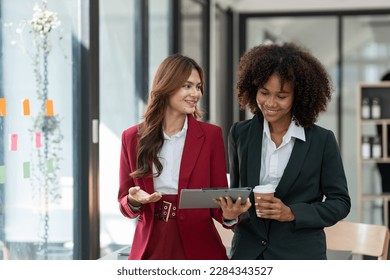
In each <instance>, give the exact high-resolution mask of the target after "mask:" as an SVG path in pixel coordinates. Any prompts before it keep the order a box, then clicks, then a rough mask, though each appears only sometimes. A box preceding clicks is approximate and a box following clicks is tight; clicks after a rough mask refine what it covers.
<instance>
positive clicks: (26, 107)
mask: <svg viewBox="0 0 390 280" xmlns="http://www.w3.org/2000/svg"><path fill="white" fill-rule="evenodd" d="M22 115H23V116H29V115H30V100H29V99H27V98H26V99H23V100H22Z"/></svg>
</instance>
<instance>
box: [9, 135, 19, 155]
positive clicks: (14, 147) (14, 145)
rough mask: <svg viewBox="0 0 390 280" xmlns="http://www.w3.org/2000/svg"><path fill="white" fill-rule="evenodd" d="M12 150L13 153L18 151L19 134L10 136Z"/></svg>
mask: <svg viewBox="0 0 390 280" xmlns="http://www.w3.org/2000/svg"><path fill="white" fill-rule="evenodd" d="M9 141H10V150H11V151H17V150H18V135H17V134H10V139H9Z"/></svg>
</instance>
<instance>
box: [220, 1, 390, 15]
mask: <svg viewBox="0 0 390 280" xmlns="http://www.w3.org/2000/svg"><path fill="white" fill-rule="evenodd" d="M214 1H215V2H216V3H218V4H219V5H220V6H221V7H224V8H227V7H231V8H232V9H233V10H234V11H237V12H242V13H245V12H259V13H261V12H276V11H277V12H284V11H289V12H291V11H322V10H327V11H333V10H374V9H390V0H369V1H367V0H274V1H272V0H271V1H270V0H214Z"/></svg>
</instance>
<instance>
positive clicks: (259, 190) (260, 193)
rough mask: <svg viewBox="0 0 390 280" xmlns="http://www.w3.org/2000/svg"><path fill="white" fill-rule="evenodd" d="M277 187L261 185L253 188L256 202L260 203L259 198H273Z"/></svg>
mask: <svg viewBox="0 0 390 280" xmlns="http://www.w3.org/2000/svg"><path fill="white" fill-rule="evenodd" d="M275 189H276V186H275V185H273V184H267V185H259V186H255V187H254V188H253V193H254V196H255V201H256V202H260V201H261V199H260V200H259V199H258V197H273V196H274V193H275Z"/></svg>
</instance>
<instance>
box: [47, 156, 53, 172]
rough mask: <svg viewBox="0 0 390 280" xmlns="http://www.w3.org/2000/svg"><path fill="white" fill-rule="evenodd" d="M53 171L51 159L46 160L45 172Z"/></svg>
mask: <svg viewBox="0 0 390 280" xmlns="http://www.w3.org/2000/svg"><path fill="white" fill-rule="evenodd" d="M53 171H54V165H53V159H49V160H48V161H47V173H52V172H53Z"/></svg>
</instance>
